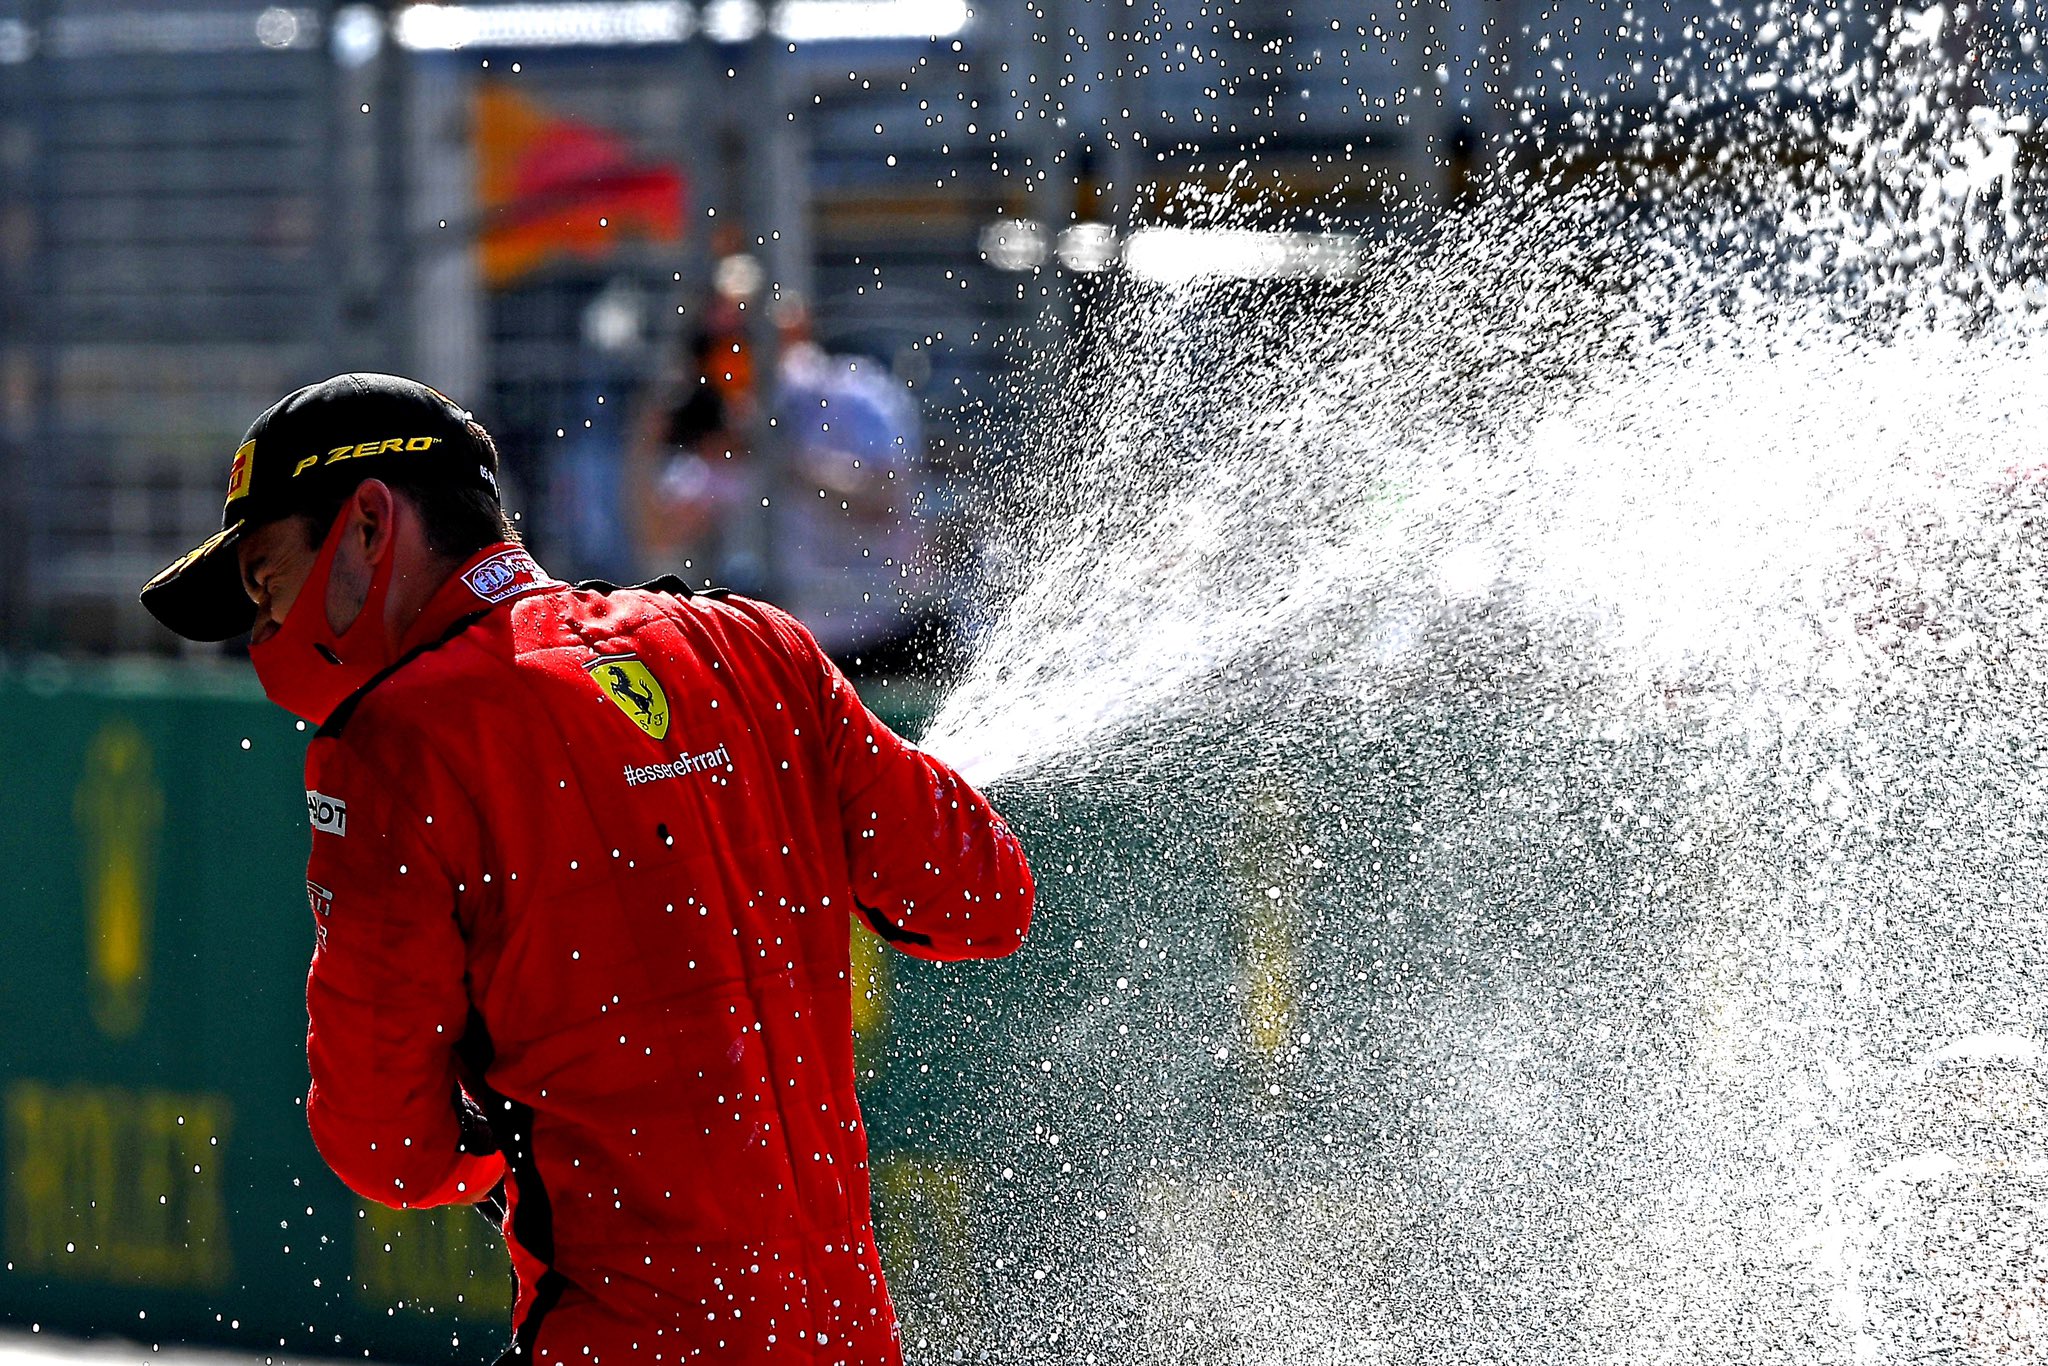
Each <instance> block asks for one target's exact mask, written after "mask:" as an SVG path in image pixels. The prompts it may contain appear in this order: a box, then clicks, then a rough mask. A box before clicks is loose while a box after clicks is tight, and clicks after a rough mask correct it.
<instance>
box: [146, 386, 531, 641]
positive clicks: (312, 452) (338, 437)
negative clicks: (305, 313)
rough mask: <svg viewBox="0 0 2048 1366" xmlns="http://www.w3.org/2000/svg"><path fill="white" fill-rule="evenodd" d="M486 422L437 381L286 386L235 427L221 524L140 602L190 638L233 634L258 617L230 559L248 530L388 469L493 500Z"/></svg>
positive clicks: (388, 473)
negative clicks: (244, 426) (237, 442)
mask: <svg viewBox="0 0 2048 1366" xmlns="http://www.w3.org/2000/svg"><path fill="white" fill-rule="evenodd" d="M481 430H482V429H481V428H479V427H476V426H475V425H474V424H473V423H472V421H471V420H470V416H469V414H468V413H467V412H465V411H463V409H462V408H460V407H458V406H457V405H456V404H455V403H454V402H453V401H452V400H451V399H449V398H448V397H447V396H446V395H444V394H442V393H441V392H440V391H439V390H436V389H431V388H428V387H427V386H426V385H424V384H421V383H420V382H419V381H417V380H410V379H402V378H400V377H399V376H397V375H336V376H335V377H334V378H333V379H328V380H322V381H321V382H320V383H318V384H309V385H307V386H306V387H305V388H303V389H300V390H297V391H296V392H294V393H290V394H287V395H285V397H283V398H281V399H279V400H278V401H277V402H276V403H274V404H272V405H271V406H270V408H269V409H268V410H267V411H265V412H264V414H263V415H262V416H261V417H259V418H257V419H256V420H255V421H254V422H252V423H250V424H249V430H248V431H247V432H245V433H244V434H243V436H242V444H241V446H240V447H238V448H237V449H236V451H235V460H234V464H233V465H232V466H231V467H230V469H229V470H228V499H227V506H226V508H225V509H224V510H223V511H222V512H221V519H220V533H219V534H218V535H216V536H213V537H211V538H210V539H208V540H207V541H206V542H205V544H203V545H200V546H197V547H195V548H193V549H192V550H189V551H187V552H186V553H185V554H184V555H182V556H180V557H179V558H178V560H177V562H176V563H174V564H172V565H170V566H168V567H167V568H165V569H164V571H163V572H162V573H160V574H158V575H157V576H156V577H155V578H153V579H151V580H150V581H149V582H148V583H147V584H145V585H143V589H142V605H143V606H144V607H147V608H148V609H149V610H150V612H151V613H152V614H153V615H154V616H155V617H156V619H157V620H158V621H160V622H162V623H163V624H164V625H166V626H168V627H170V628H171V629H172V630H173V631H176V632H177V633H178V634H179V635H181V636H184V637H185V638H186V639H188V640H232V639H233V638H234V637H236V636H238V635H241V634H242V633H243V632H244V631H247V630H248V629H249V627H250V624H251V623H252V622H253V621H254V620H255V607H254V605H253V604H252V603H251V602H250V601H249V595H248V594H247V593H245V592H244V591H243V590H242V573H241V567H240V566H239V564H237V562H236V558H235V543H236V542H237V541H239V540H240V539H241V537H242V534H243V532H245V531H246V530H247V529H248V528H250V527H253V526H260V525H262V524H263V523H265V522H272V521H276V520H277V519H278V518H280V517H289V516H292V515H294V514H296V513H302V512H310V511H311V510H313V509H314V508H316V507H318V506H320V505H321V503H322V502H323V501H326V500H331V499H333V498H334V497H335V496H336V495H338V494H344V493H346V492H347V491H348V490H349V489H352V488H354V487H355V486H356V485H357V484H360V483H361V482H362V481H363V480H365V479H383V478H390V477H392V476H394V475H397V476H403V477H404V478H405V479H407V480H408V481H409V482H411V483H414V484H418V483H421V482H432V483H445V484H448V485H450V486H465V485H466V486H469V487H473V488H478V489H482V490H485V491H487V492H489V493H490V495H491V496H492V497H493V498H495V497H497V496H498V459H497V455H496V453H495V452H494V451H493V450H492V448H491V445H490V443H489V441H488V440H485V439H481V438H480V436H479V433H480V432H481ZM321 530H322V531H323V532H324V531H325V530H326V528H324V527H323V528H321Z"/></svg>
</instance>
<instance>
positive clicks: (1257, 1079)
mask: <svg viewBox="0 0 2048 1366" xmlns="http://www.w3.org/2000/svg"><path fill="white" fill-rule="evenodd" d="M1764 19H1765V20H1766V21H1767V22H1762V23H1758V22H1751V23H1749V24H1748V25H1746V26H1745V25H1744V24H1742V23H1739V22H1738V23H1735V24H1734V25H1733V29H1732V32H1734V33H1736V34H1739V35H1740V41H1739V42H1738V41H1736V40H1735V39H1734V38H1732V37H1730V33H1731V30H1730V29H1728V28H1722V29H1717V30H1716V31H1715V35H1714V38H1713V40H1714V41H1722V40H1726V41H1727V42H1728V43H1729V44H1730V47H1729V49H1728V53H1727V62H1726V65H1725V68H1724V69H1725V72H1726V75H1725V79H1726V80H1727V81H1728V82H1730V83H1732V84H1731V87H1730V88H1735V87H1736V86H1739V87H1740V88H1742V89H1743V90H1746V91H1747V92H1749V94H1750V95H1751V96H1752V97H1753V98H1751V99H1749V100H1747V101H1745V102H1743V103H1742V105H1741V106H1740V107H1741V108H1742V109H1743V110H1744V111H1745V112H1743V113H1742V114H1740V115H1729V114H1717V113H1713V112H1711V111H1713V110H1716V109H1721V108H1725V107H1726V102H1725V101H1717V100H1716V99H1715V95H1716V92H1715V91H1713V90H1700V91H1695V92H1691V93H1690V94H1686V93H1683V92H1681V93H1680V94H1678V95H1675V96H1674V97H1673V98H1672V100H1671V101H1670V102H1669V106H1668V115H1667V121H1666V123H1665V124H1662V125H1659V126H1656V127H1652V128H1649V129H1647V130H1644V131H1643V132H1642V135H1641V136H1642V142H1643V146H1644V147H1645V148H1646V149H1648V150H1649V151H1650V152H1651V153H1653V154H1654V153H1656V152H1657V150H1658V149H1659V148H1660V147H1662V148H1667V149H1668V148H1674V147H1675V148H1679V149H1681V150H1680V152H1679V153H1678V154H1676V155H1674V156H1673V157H1670V158H1667V159H1666V160H1665V161H1664V162H1663V163H1660V165H1661V169H1658V170H1655V171H1650V170H1641V169H1622V170H1619V171H1612V172H1611V173H1610V174H1607V175H1600V174H1595V175H1591V176H1589V177H1587V178H1586V179H1584V180H1583V181H1581V182H1580V183H1579V188H1577V189H1575V190H1573V191H1570V192H1564V191H1556V190H1550V189H1546V190H1544V191H1542V192H1541V193H1539V192H1537V191H1536V190H1535V189H1534V188H1533V187H1532V184H1531V183H1530V182H1527V181H1522V182H1503V183H1502V184H1501V185H1499V186H1498V187H1497V188H1496V191H1495V193H1494V194H1493V196H1492V197H1491V198H1490V199H1489V200H1487V201H1486V202H1485V203H1484V204H1482V205H1481V206H1479V207H1478V208H1476V209H1473V210H1471V211H1469V212H1465V213H1462V214H1459V215H1456V216H1453V217H1450V218H1448V219H1447V220H1446V221H1444V222H1443V223H1441V224H1439V225H1438V226H1437V227H1435V228H1434V229H1432V231H1431V232H1430V233H1429V234H1428V235H1426V236H1424V237H1420V238H1409V239H1402V240H1399V241H1396V242H1394V243H1392V244H1390V245H1387V246H1385V247H1382V248H1379V249H1377V250H1376V254H1375V256H1374V259H1373V260H1372V261H1371V263H1370V269H1368V270H1367V271H1366V272H1365V280H1366V281H1367V284H1366V285H1365V286H1363V287H1359V286H1334V285H1333V286H1326V287H1311V286H1303V285H1300V284H1285V285H1280V284H1263V285H1247V284H1229V283H1224V282H1220V281H1217V280H1214V279H1200V278H1198V279H1193V280H1189V281H1186V282H1183V283H1181V284H1179V285H1176V286H1174V287H1171V288H1166V287H1151V286H1145V285H1142V284H1140V283H1138V282H1135V281H1125V282H1124V283H1123V284H1122V285H1121V286H1119V289H1118V290H1117V291H1115V292H1113V293H1112V294H1111V296H1110V297H1108V298H1106V299H1104V300H1102V301H1101V302H1100V304H1099V306H1098V307H1097V308H1096V309H1095V311H1094V314H1093V317H1092V318H1091V320H1090V323H1089V326H1088V328H1087V330H1086V333H1085V335H1084V336H1083V337H1082V338H1081V339H1080V340H1079V341H1078V342H1077V343H1075V344H1074V346H1073V347H1072V348H1071V349H1070V351H1069V352H1067V353H1063V354H1062V355H1060V356H1057V357H1049V358H1047V359H1046V361H1045V365H1044V368H1043V371H1042V378H1043V380H1044V384H1045V393H1046V401H1045V403H1044V404H1043V406H1042V407H1041V409H1040V410H1039V412H1040V419H1041V422H1040V427H1039V431H1040V437H1039V438H1038V440H1037V441H1036V442H1035V443H1034V445H1033V447H1032V449H1031V450H1029V451H1028V453H1027V454H1028V459H1025V460H1022V461H1020V462H1018V467H1019V468H1021V469H1022V470H1023V471H1024V472H1023V473H1022V474H1021V475H1019V476H1017V477H1016V480H1015V482H1014V484H1013V486H1012V487H1010V488H1009V489H1007V490H1006V495H1007V504H1006V511H1005V515H1004V517H1003V518H1002V519H1001V520H1002V524H1003V525H1004V526H1005V527H1006V528H1007V532H1006V542H1005V545H1004V547H1003V549H1004V554H1003V555H1002V556H1001V558H1000V563H1001V564H1002V565H1003V566H1004V567H1005V568H1004V572H1003V574H1002V575H1001V576H1000V580H999V581H998V582H996V583H993V584H992V585H991V590H990V604H989V608H988V612H987V617H986V620H985V622H984V625H983V629H982V632H981V635H980V639H979V645H978V649H977V653H976V655H975V657H974V659H973V662H972V664H971V666H970V667H969V668H968V670H967V671H966V673H965V676H964V677H963V678H962V679H961V680H960V682H959V684H958V686H957V687H955V688H954V689H953V690H952V692H951V693H950V695H949V696H948V697H947V699H946V701H945V703H944V705H943V707H942V709H941V711H940V713H939V715H938V716H937V718H936V720H935V722H934V724H933V726H932V728H931V730H930V732H929V733H928V735H927V736H926V737H925V743H926V744H927V746H928V747H930V748H932V749H933V750H934V751H935V752H937V753H939V754H941V755H943V756H945V757H948V758H949V759H952V760H955V761H956V762H958V763H960V764H961V765H962V766H963V767H964V768H965V769H966V770H967V771H968V773H969V774H970V776H972V777H974V778H976V779H977V780H978V781H981V782H983V783H986V784H989V785H991V786H992V787H993V789H994V791H995V792H996V793H997V795H998V797H999V798H1000V799H1002V800H1003V801H1004V802H1005V804H1007V805H1009V806H1012V807H1015V808H1017V809H1019V810H1020V811H1022V812H1024V813H1026V814H1025V818H1024V820H1023V821H1022V822H1021V823H1022V824H1024V826H1025V827H1026V833H1027V837H1029V838H1030V839H1031V841H1032V843H1033V847H1034V852H1037V853H1039V854H1040V855H1041V864H1042V866H1044V865H1046V864H1047V863H1048V859H1047V857H1046V856H1047V855H1049V856H1050V865H1051V866H1045V867H1044V871H1045V872H1046V878H1045V881H1046V884H1047V887H1048V891H1049V893H1050V895H1049V897H1048V906H1047V908H1046V910H1045V911H1043V912H1042V913H1041V920H1040V929H1039V934H1040V936H1041V937H1042V938H1046V939H1050V940H1052V941H1054V943H1055V949H1054V950H1053V951H1051V954H1052V956H1051V957H1050V958H1047V959H1045V960H1043V961H1042V962H1041V964H1040V967H1039V969H1038V970H1039V971H1041V972H1043V973H1044V974H1045V975H1046V979H1047V980H1046V983H1045V993H1044V999H1045V1000H1048V1001H1050V1002H1052V1003H1053V1005H1054V1006H1055V1007H1056V1008H1055V1009H1053V1010H1051V1011H1050V1012H1049V1013H1040V1014H1035V1015H1034V1014H1028V1013H1016V1012H1013V1013H1012V1014H1011V1015H1009V1016H1005V1014H1004V1013H1003V1011H1002V1010H1001V1009H994V1010H975V1009H969V1008H967V1007H976V1006H979V1005H980V1004H981V1003H980V1002H978V1001H976V1002H966V1001H964V1000H963V1001H961V1002H956V1003H955V1004H956V1005H961V1006H962V1007H963V1009H962V1014H963V1015H978V1016H979V1019H980V1022H981V1023H980V1024H979V1025H978V1026H976V1027H978V1028H981V1029H982V1030H983V1031H984V1043H988V1042H989V1040H991V1039H994V1038H995V1037H996V1036H1001V1042H1000V1047H1002V1048H1004V1049H1007V1050H1009V1052H1010V1053H1011V1054H1013V1055H1014V1061H1015V1063H1016V1085H1015V1088H1014V1090H1012V1091H1011V1092H1008V1093H1006V1094H1005V1095H1004V1096H1003V1097H1001V1104H1000V1106H996V1105H994V1104H993V1102H994V1100H995V1099H996V1098H994V1097H989V1098H987V1099H988V1100H989V1101H990V1102H991V1109H992V1110H996V1111H1000V1113H992V1114H991V1115H990V1116H989V1117H988V1118H987V1119H986V1120H985V1121H984V1123H985V1126H986V1129H987V1135H988V1136H993V1137H995V1138H999V1139H1001V1140H1002V1141H1006V1142H1011V1143H1014V1144H1015V1145H1016V1146H1017V1147H1018V1148H1019V1150H1020V1151H1021V1150H1024V1149H1031V1150H1034V1151H1037V1152H1039V1153H1041V1154H1043V1155H1044V1156H1045V1157H1046V1161H1044V1162H1042V1163H1040V1164H1039V1167H1038V1168H1037V1169H1036V1170H1037V1171H1039V1173H1040V1174H1039V1175H1038V1176H1036V1177H1031V1176H1028V1175H1027V1176H1017V1175H1016V1174H1015V1173H1011V1175H1010V1178H1009V1183H1008V1184H1007V1185H999V1186H998V1190H997V1194H996V1196H995V1197H994V1198H995V1200H996V1203H997V1205H998V1206H999V1207H1001V1208H1002V1209H1006V1210H1007V1211H1008V1213H1007V1216H1005V1217H1007V1219H1008V1222H1007V1223H1004V1224H1003V1228H1004V1229H1005V1233H1004V1237H1005V1239H1006V1240H1007V1247H1008V1249H1009V1253H1010V1255H1009V1257H1008V1259H1007V1271H1008V1273H1009V1274H1007V1275H1004V1274H998V1276H997V1277H996V1280H997V1282H998V1288H997V1289H995V1290H993V1291H989V1292H986V1295H985V1296H984V1299H985V1302H984V1303H982V1304H981V1305H980V1307H979V1309H978V1310H977V1311H976V1314H969V1315H966V1316H965V1317H962V1318H959V1319H958V1320H957V1321H954V1322H953V1323H952V1327H951V1330H950V1331H952V1332H953V1334H954V1336H953V1338H952V1339H950V1340H951V1341H954V1342H959V1341H967V1342H980V1343H983V1344H985V1345H986V1347H987V1349H988V1350H990V1351H995V1352H998V1353H1004V1354H1007V1355H1008V1357H1009V1359H1057V1360H1075V1361H1087V1362H1090V1363H1093V1362H1098V1361H1101V1362H1109V1361H1117V1362H1132V1363H1136V1362H1160V1361H1191V1362H1192V1361H1202V1362H1209V1361H1215V1362H1226V1361H1228V1362H1239V1361H1242V1362H1262V1361H1283V1360H1311V1361H1331V1362H1366V1361H1381V1360H1387V1361H1404V1362H1405V1361H1414V1362H1437V1361H1470V1362H1489V1363H1491V1362H1526V1361H1557V1362H1563V1361H1594V1360H1599V1361H1628V1362H1648V1361H1672V1362H1679V1361H1684V1362H1700V1361H1706V1362H1727V1363H1737V1362H1741V1363H1751V1362H1763V1361H1786V1362H1823V1361H1826V1362H1834V1361H1865V1360H1879V1361H1905V1360H1920V1359H1925V1358H1927V1357H1929V1356H1931V1355H1942V1356H1943V1359H1966V1360H1976V1359H1983V1360H1991V1359H2009V1358H2010V1356H2011V1355H2012V1354H2014V1353H2017V1354H2019V1355H2021V1356H2022V1357H2025V1358H2027V1359H2031V1358H2032V1356H2034V1355H2036V1354H2040V1353H2043V1352H2048V1336H2037V1335H2036V1330H2037V1326H2038V1325H2039V1323H2040V1320H2041V1319H2042V1317H2043V1316H2044V1314H2048V1222H2044V1220H2048V1215H2044V1213H2043V1211H2044V1210H2048V1112H2044V1110H2043V1109H2042V1108H2041V1107H2042V1104H2043V1102H2044V1101H2048V1088H2044V1086H2043V1081H2044V1078H2043V1077H2042V1075H2041V1074H2040V1073H2039V1071H2038V1070H2037V1068H2038V1063H2039V1045H2038V1043H2037V1042H2036V1041H2037V1040H2038V1039H2039V1038H2040V1037H2041V1034H2042V1024H2041V1021H2040V1020H2039V1018H2038V1016H2039V1007H2038V1005H2037V998H2038V995H2039V991H2038V987H2039V984H2040V983H2041V982H2042V981H2043V980H2048V979H2044V977H2043V970H2044V967H2048V898H2044V894H2043V893H2042V892H2041V891H2040V888H2042V887H2043V886H2048V878H2044V874H2048V842H2044V839H2043V832H2044V830H2048V796H2044V792H2048V786H2044V783H2043V782H2042V772H2043V770H2042V763H2043V743H2044V728H2043V725H2042V722H2041V720H2040V718H2041V717H2042V716H2044V715H2048V710H2044V704H2048V520H2044V519H2048V384H2044V383H2043V381H2042V376H2043V375H2048V329H2044V326H2043V312H2042V307H2041V305H2042V299H2041V295H2040V290H2039V281H2040V279H2041V275H2040V270H2039V267H2040V266H2041V264H2042V262H2041V261H2040V259H2039V258H2038V255H2037V253H2036V249H2035V245H2034V244H2035V243H2036V242H2037V240H2038V239H2039V237H2040V233H2041V229H2042V226H2043V225H2042V223H2041V217H2040V213H2039V211H2038V208H2037V207H2036V208H2030V207H2029V206H2030V202H2032V201H2030V196H2032V195H2034V194H2035V193H2036V190H2037V187H2036V186H2035V185H2034V184H2032V183H2031V182H2030V181H2029V179H2028V178H2027V176H2026V175H2025V174H2024V173H2023V169H2022V168H2023V160H2022V158H2021V157H2020V156H2019V154H2018V148H2019V145H2020V144H2019V139H2020V137H2021V136H2022V135H2023V134H2025V133H2026V132H2027V131H2028V130H2027V127H2026V125H2025V122H2024V120H2021V119H2019V118H2018V117H2016V116H2014V115H2013V114H2011V113H2010V112H2009V111H2005V110H2002V109H1999V108H1998V107H1996V106H1995V105H1994V104H1992V103H1989V102H1987V101H1986V99H1985V98H1984V97H1982V96H1981V95H1979V94H1976V93H1973V92H1972V90H1971V89H1969V88H1968V87H1967V85H1966V84H1965V83H1963V82H1960V81H1959V80H1958V79H1957V77H1956V71H1957V67H1956V65H1955V63H1954V62H1953V61H1952V60H1951V57H1952V54H1951V53H1950V52H1949V50H1948V49H1947V48H1945V47H1944V45H1943V22H1944V18H1943V12H1942V11H1940V10H1939V9H1935V10H1929V11H1927V12H1925V13H1924V14H1915V13H1902V14H1900V15H1898V16H1896V17H1895V18H1894V19H1893V20H1892V21H1891V22H1890V26H1889V28H1888V30H1887V31H1886V32H1885V34H1883V35H1882V37H1881V40H1880V41H1879V42H1877V43H1876V44H1875V45H1874V46H1873V47H1872V48H1870V50H1869V51H1868V52H1867V53H1859V51H1858V50H1856V49H1854V48H1853V47H1852V46H1849V45H1848V44H1847V40H1846V39H1845V37H1844V30H1843V28H1842V20H1841V19H1840V18H1839V16H1831V15H1830V14H1829V13H1828V12H1823V11H1800V12H1797V13H1793V12H1787V13H1783V14H1776V15H1769V14H1767V15H1765V16H1764ZM1702 41H1703V42H1705V41H1708V39H1706V38H1703V39H1702ZM1721 93H1726V92H1725V91H1723V92H1721ZM1759 102H1761V108H1759ZM1716 120H1720V122H1719V123H1716ZM1701 148H1705V149H1709V150H1706V151H1700V150H1698V149H1701ZM1788 148H1790V149H1791V150H1790V152H1788V150H1787V149H1788ZM1648 164H1650V162H1649V161H1646V162H1645V165H1648ZM1055 395H1056V396H1057V401H1054V396H1055ZM1075 936H1078V937H1075ZM1069 939H1072V943H1073V948H1072V951H1071V952H1068V951H1067V949H1066V943H1067V941H1068V940H1069ZM1055 959H1056V961H1054V960H1055ZM992 1046H993V1045H992ZM1062 1143H1064V1147H1063V1148H1060V1149H1059V1150H1058V1151H1053V1148H1054V1147H1055V1146H1056V1145H1060V1144H1062ZM1055 1159H1057V1160H1055ZM1020 1166H1021V1164H1020ZM1004 1192H1007V1194H1005V1193H1004ZM1005 1200H1007V1201H1008V1202H1009V1203H1008V1204H1007V1205H1004V1204H1003V1202H1004V1201H1005ZM992 1217H993V1216H992ZM912 1295H913V1298H914V1295H915V1292H914V1291H913V1292H912ZM977 1315H978V1317H977ZM970 1320H972V1322H971V1323H970V1322H969V1321H970Z"/></svg>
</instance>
